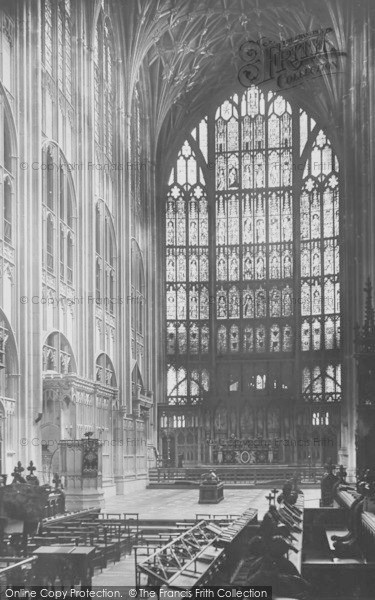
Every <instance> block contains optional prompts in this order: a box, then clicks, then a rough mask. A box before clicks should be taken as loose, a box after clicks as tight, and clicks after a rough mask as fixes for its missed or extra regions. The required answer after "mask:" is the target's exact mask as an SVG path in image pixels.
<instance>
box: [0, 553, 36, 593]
mask: <svg viewBox="0 0 375 600" xmlns="http://www.w3.org/2000/svg"><path fill="white" fill-rule="evenodd" d="M36 560H37V558H36V556H31V557H30V558H26V559H24V560H20V558H19V557H13V556H2V557H0V565H1V567H2V566H3V564H4V563H6V565H7V566H5V567H2V568H1V567H0V598H6V597H7V595H6V594H7V590H8V591H9V588H11V587H12V586H19V585H21V584H22V586H23V587H28V586H29V585H32V577H33V566H34V563H35V562H36ZM10 563H13V564H10Z"/></svg>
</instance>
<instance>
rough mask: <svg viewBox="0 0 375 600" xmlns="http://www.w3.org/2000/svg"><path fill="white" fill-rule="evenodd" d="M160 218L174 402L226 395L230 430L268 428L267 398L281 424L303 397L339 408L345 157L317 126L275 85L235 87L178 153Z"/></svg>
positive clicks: (201, 402)
mask: <svg viewBox="0 0 375 600" xmlns="http://www.w3.org/2000/svg"><path fill="white" fill-rule="evenodd" d="M164 228H165V246H164V248H165V261H166V262H165V329H166V344H165V352H166V357H167V377H166V400H165V405H166V406H171V405H172V406H176V405H180V406H186V407H190V406H192V405H198V406H201V407H203V408H206V407H207V403H209V398H210V397H211V398H215V399H216V400H217V399H218V400H219V401H220V403H221V405H222V408H221V409H220V411H219V412H218V415H219V416H220V415H221V413H222V418H221V419H220V418H218V416H217V415H216V414H215V416H214V421H215V422H216V421H217V423H219V421H220V423H219V425H218V427H219V431H220V432H221V433H222V428H223V425H222V424H223V422H224V414H225V415H226V419H227V423H226V426H225V428H226V432H227V435H229V434H231V435H232V434H233V435H234V434H236V435H237V434H238V432H239V431H242V432H243V433H244V434H246V435H248V436H256V435H261V436H265V437H267V436H269V435H272V423H271V421H272V419H271V418H270V419H269V418H268V416H267V415H268V412H267V407H269V408H270V410H271V409H279V408H280V407H283V411H284V410H285V412H286V413H287V412H288V411H289V412H290V417H288V416H286V417H285V423H284V425H283V430H284V431H289V430H288V428H289V426H290V424H291V423H293V418H292V416H293V415H292V413H293V411H295V410H297V411H303V410H304V406H305V405H306V403H307V404H308V405H309V404H312V403H313V404H314V405H316V407H317V410H318V408H319V410H320V412H322V411H323V410H324V411H326V412H328V413H329V414H330V415H331V417H332V418H333V416H334V415H337V414H338V413H339V411H340V402H341V399H342V390H341V364H342V356H341V340H340V329H341V328H340V324H341V308H340V233H339V229H340V212H339V164H338V159H337V156H336V154H335V151H334V149H333V146H332V144H331V142H330V140H329V138H328V137H327V134H326V132H325V131H324V130H323V129H322V128H321V127H319V124H317V123H316V122H315V120H314V119H313V118H312V117H310V116H309V115H308V114H307V113H306V112H305V111H304V110H302V109H301V108H299V106H297V105H295V104H293V103H291V102H290V101H289V100H287V99H286V98H284V97H283V96H282V95H281V94H277V93H274V92H272V91H267V90H263V89H260V88H257V87H255V86H253V87H251V88H249V89H247V90H246V91H244V90H241V91H239V92H236V93H234V94H232V95H231V96H229V97H228V98H227V99H226V100H224V101H223V102H221V104H220V105H219V106H218V107H216V108H214V109H210V111H209V112H208V114H207V115H206V116H205V117H203V118H202V119H201V120H200V121H199V123H198V124H196V126H195V127H194V128H193V129H192V131H191V132H190V133H189V134H188V135H186V138H185V141H184V142H183V144H182V145H181V147H180V148H179V150H178V152H177V156H176V159H175V162H174V166H173V167H172V169H171V171H170V173H169V174H168V185H167V187H166V202H165V213H164ZM193 373H194V376H193ZM203 380H205V381H206V382H208V383H207V385H206V388H204V386H203ZM192 382H196V384H197V385H192ZM204 389H205V391H206V393H203V390H204ZM244 402H247V403H248V404H249V406H251V407H252V408H254V409H256V418H255V419H254V423H253V424H252V425H251V426H249V430H248V431H244V428H243V427H242V428H241V427H240V423H239V420H240V412H239V410H238V406H239V405H242V404H243V403H244ZM162 408H163V410H165V407H164V406H163V407H162ZM171 410H172V409H171ZM216 412H217V411H216ZM270 414H271V413H270ZM269 423H271V425H269ZM313 425H315V423H313V422H312V420H311V421H310V429H311V427H312V426H313ZM201 427H202V433H203V434H204V435H208V434H210V437H211V435H212V434H215V432H213V431H212V430H211V431H210V432H207V431H205V430H204V429H203V427H204V426H203V423H202V425H201ZM294 431H295V434H297V429H295V430H294ZM289 435H290V432H289ZM216 437H217V436H216Z"/></svg>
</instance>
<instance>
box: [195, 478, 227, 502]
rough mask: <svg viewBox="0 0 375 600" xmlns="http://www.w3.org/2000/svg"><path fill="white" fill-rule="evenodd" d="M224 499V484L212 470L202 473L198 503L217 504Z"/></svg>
mask: <svg viewBox="0 0 375 600" xmlns="http://www.w3.org/2000/svg"><path fill="white" fill-rule="evenodd" d="M222 500H224V484H223V482H222V481H220V479H219V478H218V477H217V475H216V474H215V473H214V471H211V472H210V473H205V474H204V475H202V478H201V483H200V485H199V504H218V503H219V502H221V501H222Z"/></svg>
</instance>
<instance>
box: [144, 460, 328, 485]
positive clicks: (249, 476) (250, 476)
mask: <svg viewBox="0 0 375 600" xmlns="http://www.w3.org/2000/svg"><path fill="white" fill-rule="evenodd" d="M210 468H211V469H213V470H214V471H215V473H216V475H217V476H218V477H219V479H220V480H221V481H223V482H224V483H234V484H237V483H243V484H245V483H250V484H253V485H256V484H260V483H263V482H264V483H266V482H273V481H279V480H280V481H282V482H284V481H285V479H288V478H290V477H292V476H293V474H294V473H295V472H296V471H297V472H298V474H299V476H300V478H301V479H302V481H308V482H313V483H316V482H318V481H320V479H321V477H322V476H323V473H324V470H323V468H322V467H298V466H294V467H284V466H283V465H279V466H268V465H264V466H262V465H257V466H252V467H240V468H238V467H236V466H235V465H228V466H227V467H226V468H223V467H216V466H215V465H212V467H211V466H209V467H196V468H189V469H188V468H185V469H184V468H181V469H178V468H168V467H157V468H155V469H150V471H149V482H150V483H174V482H176V481H181V480H183V481H190V482H197V483H198V482H199V481H200V478H201V475H202V474H203V473H207V471H208V470H209V469H210Z"/></svg>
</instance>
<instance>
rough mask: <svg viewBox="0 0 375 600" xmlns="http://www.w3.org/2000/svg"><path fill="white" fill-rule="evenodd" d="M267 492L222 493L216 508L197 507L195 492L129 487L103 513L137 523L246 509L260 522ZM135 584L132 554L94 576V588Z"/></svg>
mask: <svg viewBox="0 0 375 600" xmlns="http://www.w3.org/2000/svg"><path fill="white" fill-rule="evenodd" d="M268 493H269V488H267V489H247V490H245V489H225V490H224V500H223V501H222V502H220V503H219V504H199V503H198V490H197V489H192V490H191V489H182V490H181V489H178V490H155V489H151V490H148V489H145V487H144V483H143V484H142V485H139V484H138V485H137V486H133V485H132V486H129V489H128V490H127V492H126V493H125V494H124V495H122V496H116V497H114V498H109V499H107V500H106V504H105V508H104V509H103V512H109V513H124V512H128V513H129V512H135V513H139V518H140V519H190V518H195V515H196V514H197V513H205V514H207V513H210V514H215V515H222V514H241V513H242V512H243V511H244V510H245V509H246V508H249V507H252V508H257V509H258V518H259V519H262V518H263V515H264V513H265V512H266V510H267V507H268V502H267V500H266V499H265V496H266V495H267V494H268ZM319 497H320V490H318V489H306V490H305V506H306V507H309V508H315V507H318V506H319ZM134 584H135V563H134V554H133V553H132V554H131V555H127V556H124V557H123V558H122V559H121V561H120V562H118V563H115V564H110V565H109V566H108V567H107V568H106V569H105V570H104V571H103V572H102V573H98V574H96V575H95V577H94V580H93V585H95V586H100V587H101V586H104V587H106V586H132V585H134Z"/></svg>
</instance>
